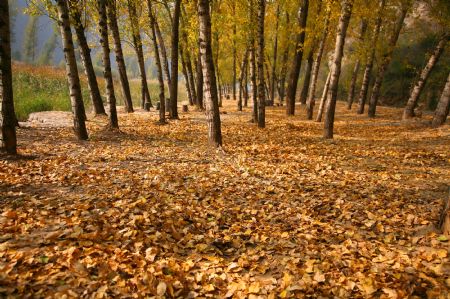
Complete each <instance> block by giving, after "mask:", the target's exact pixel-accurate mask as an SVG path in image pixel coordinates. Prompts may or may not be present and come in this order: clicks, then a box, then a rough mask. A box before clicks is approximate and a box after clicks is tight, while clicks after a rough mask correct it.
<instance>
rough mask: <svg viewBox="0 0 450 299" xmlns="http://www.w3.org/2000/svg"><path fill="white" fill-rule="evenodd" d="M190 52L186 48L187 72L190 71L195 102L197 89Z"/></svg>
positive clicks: (189, 75) (190, 81) (190, 83)
mask: <svg viewBox="0 0 450 299" xmlns="http://www.w3.org/2000/svg"><path fill="white" fill-rule="evenodd" d="M189 52H190V51H189V49H186V66H187V72H188V78H189V85H190V86H191V92H192V98H193V102H194V104H195V103H196V101H197V91H196V88H195V80H194V73H193V71H192V61H191V54H190V53H189Z"/></svg>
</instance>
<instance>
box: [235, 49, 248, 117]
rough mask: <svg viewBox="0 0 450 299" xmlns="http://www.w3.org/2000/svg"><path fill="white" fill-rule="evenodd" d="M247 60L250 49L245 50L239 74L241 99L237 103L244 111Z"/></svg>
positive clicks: (238, 107) (240, 109)
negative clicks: (243, 98) (243, 97)
mask: <svg viewBox="0 0 450 299" xmlns="http://www.w3.org/2000/svg"><path fill="white" fill-rule="evenodd" d="M247 61H248V49H246V50H245V53H244V58H243V59H242V64H241V73H240V75H239V100H238V103H237V110H238V111H242V96H243V89H244V83H243V82H244V75H245V69H246V68H247Z"/></svg>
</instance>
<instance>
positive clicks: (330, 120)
mask: <svg viewBox="0 0 450 299" xmlns="http://www.w3.org/2000/svg"><path fill="white" fill-rule="evenodd" d="M352 9H353V0H344V1H343V2H342V12H341V17H340V18H339V24H338V29H337V34H336V45H335V49H334V54H333V64H332V66H331V75H330V91H329V93H330V98H329V99H328V101H327V102H326V109H325V121H324V132H323V137H324V138H327V139H331V138H333V128H334V114H335V111H336V101H337V92H338V84H339V77H340V74H341V63H342V57H343V55H344V45H345V38H346V35H347V28H348V23H349V22H350V17H351V15H352Z"/></svg>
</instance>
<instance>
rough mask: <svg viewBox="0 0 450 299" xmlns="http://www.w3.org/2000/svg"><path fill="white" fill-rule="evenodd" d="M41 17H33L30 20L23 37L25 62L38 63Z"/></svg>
mask: <svg viewBox="0 0 450 299" xmlns="http://www.w3.org/2000/svg"><path fill="white" fill-rule="evenodd" d="M38 25H39V16H36V15H32V16H30V17H29V19H28V23H27V26H26V27H25V32H24V35H23V50H22V51H23V58H24V60H25V62H27V63H31V64H34V63H36V58H37V52H38V32H37V31H38V29H39V27H38Z"/></svg>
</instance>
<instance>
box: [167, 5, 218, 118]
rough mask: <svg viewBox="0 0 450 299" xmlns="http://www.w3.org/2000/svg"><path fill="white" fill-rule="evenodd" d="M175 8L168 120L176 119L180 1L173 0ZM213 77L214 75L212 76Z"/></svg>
mask: <svg viewBox="0 0 450 299" xmlns="http://www.w3.org/2000/svg"><path fill="white" fill-rule="evenodd" d="M174 5H175V7H174V10H173V20H172V40H171V45H172V52H171V67H172V71H171V74H172V82H171V83H170V109H169V113H170V118H172V119H177V118H178V107H177V105H178V44H179V40H180V38H179V29H180V28H179V26H180V13H181V0H175V4H174ZM214 76H215V75H214Z"/></svg>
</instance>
